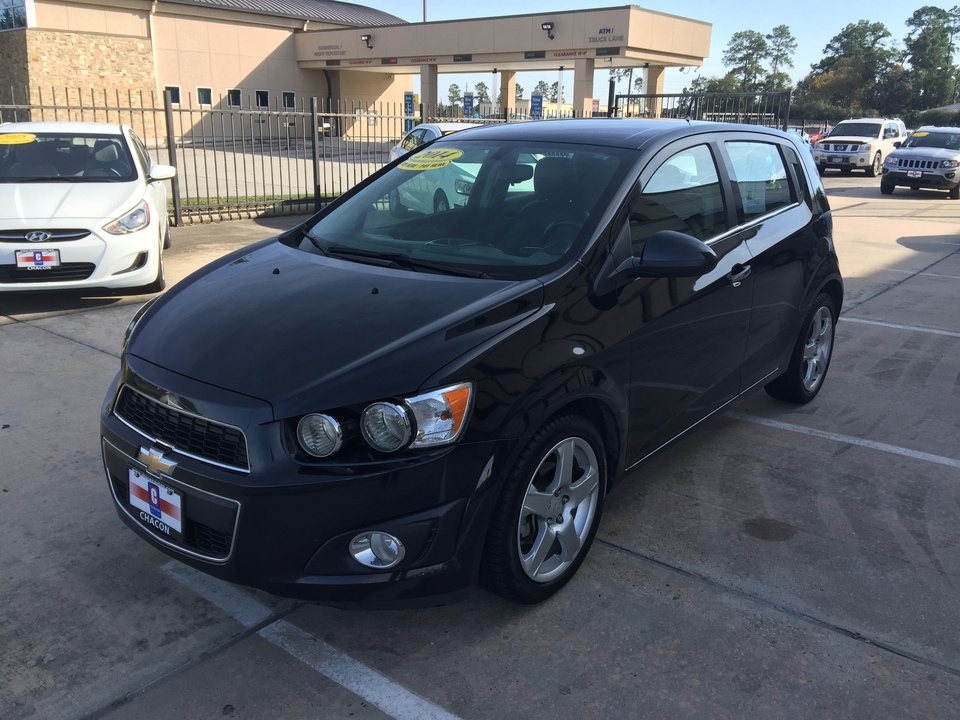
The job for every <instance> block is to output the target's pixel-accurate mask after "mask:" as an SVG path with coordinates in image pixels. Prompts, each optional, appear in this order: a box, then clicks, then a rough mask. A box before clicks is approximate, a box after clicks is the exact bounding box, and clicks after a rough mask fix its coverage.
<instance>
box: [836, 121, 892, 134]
mask: <svg viewBox="0 0 960 720" xmlns="http://www.w3.org/2000/svg"><path fill="white" fill-rule="evenodd" d="M879 135H880V125H879V124H878V123H856V122H852V123H840V124H839V125H837V126H836V127H835V128H834V129H833V130H831V131H830V134H829V135H828V136H827V137H870V138H872V137H878V136H879Z"/></svg>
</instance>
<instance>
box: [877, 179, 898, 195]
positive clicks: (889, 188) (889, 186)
mask: <svg viewBox="0 0 960 720" xmlns="http://www.w3.org/2000/svg"><path fill="white" fill-rule="evenodd" d="M895 187H896V185H894V184H893V183H886V182H883V181H882V180H881V181H880V194H881V195H893V189H894V188H895Z"/></svg>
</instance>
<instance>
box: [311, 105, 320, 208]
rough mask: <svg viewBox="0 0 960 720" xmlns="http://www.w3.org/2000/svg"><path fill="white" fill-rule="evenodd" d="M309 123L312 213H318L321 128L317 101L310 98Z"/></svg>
mask: <svg viewBox="0 0 960 720" xmlns="http://www.w3.org/2000/svg"><path fill="white" fill-rule="evenodd" d="M310 123H311V125H312V128H313V142H312V143H311V144H312V145H313V211H314V212H315V213H318V212H320V138H321V137H322V136H323V135H322V133H323V128H322V127H321V126H320V113H319V111H318V109H317V99H316V98H315V97H312V98H310Z"/></svg>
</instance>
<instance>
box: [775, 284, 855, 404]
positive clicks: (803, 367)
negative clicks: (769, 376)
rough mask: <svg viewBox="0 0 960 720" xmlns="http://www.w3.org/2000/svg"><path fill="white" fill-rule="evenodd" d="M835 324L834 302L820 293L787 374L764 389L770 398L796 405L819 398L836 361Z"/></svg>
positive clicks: (801, 334)
mask: <svg viewBox="0 0 960 720" xmlns="http://www.w3.org/2000/svg"><path fill="white" fill-rule="evenodd" d="M836 321H837V311H836V308H835V306H834V304H833V298H831V297H830V296H829V295H827V294H826V293H821V294H820V295H818V296H817V298H816V300H814V301H813V304H812V305H811V306H810V310H809V311H808V312H807V316H806V318H805V319H804V321H803V325H801V329H800V336H799V337H798V338H797V343H796V345H795V346H794V350H793V356H792V357H791V359H790V365H789V366H788V367H787V371H786V372H785V373H783V375H781V376H780V377H778V378H776V379H775V380H773V381H771V382H770V383H768V384H767V386H766V388H764V389H765V390H766V391H767V394H768V395H770V396H771V397H775V398H777V399H778V400H786V401H787V402H793V403H808V402H810V401H811V400H813V399H814V398H815V397H816V396H817V393H818V392H820V388H821V387H823V379H824V378H825V377H826V375H827V370H828V369H829V368H830V358H831V357H833V338H834V329H835V327H836Z"/></svg>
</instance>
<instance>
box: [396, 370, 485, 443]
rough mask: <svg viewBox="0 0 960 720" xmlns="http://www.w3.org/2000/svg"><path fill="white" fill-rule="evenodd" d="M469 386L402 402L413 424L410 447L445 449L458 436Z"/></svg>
mask: <svg viewBox="0 0 960 720" xmlns="http://www.w3.org/2000/svg"><path fill="white" fill-rule="evenodd" d="M472 396H473V384H472V383H461V384H459V385H452V386H451V387H447V388H442V389H440V390H434V391H432V392H428V393H424V394H423V395H417V396H416V397H412V398H407V399H406V400H405V402H406V405H407V407H408V408H409V409H410V412H411V413H412V414H413V418H414V421H415V422H416V424H417V434H416V436H415V437H414V438H413V443H411V447H424V446H428V445H432V446H435V445H446V444H447V443H452V442H453V441H454V440H456V439H457V438H458V437H459V436H460V432H461V430H463V427H464V424H465V422H466V419H467V412H468V411H469V410H470V400H471V398H472Z"/></svg>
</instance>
